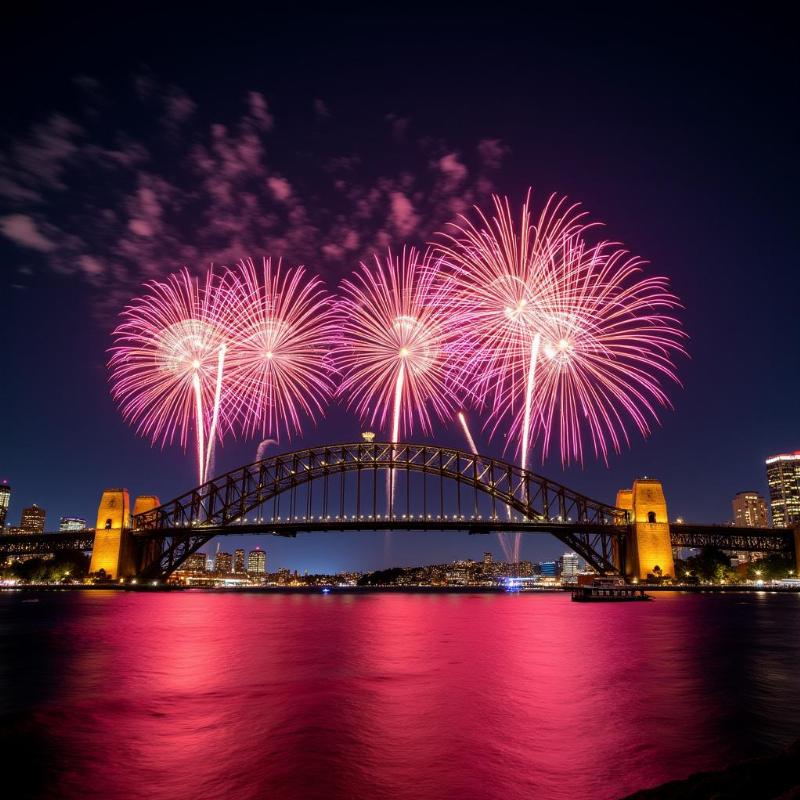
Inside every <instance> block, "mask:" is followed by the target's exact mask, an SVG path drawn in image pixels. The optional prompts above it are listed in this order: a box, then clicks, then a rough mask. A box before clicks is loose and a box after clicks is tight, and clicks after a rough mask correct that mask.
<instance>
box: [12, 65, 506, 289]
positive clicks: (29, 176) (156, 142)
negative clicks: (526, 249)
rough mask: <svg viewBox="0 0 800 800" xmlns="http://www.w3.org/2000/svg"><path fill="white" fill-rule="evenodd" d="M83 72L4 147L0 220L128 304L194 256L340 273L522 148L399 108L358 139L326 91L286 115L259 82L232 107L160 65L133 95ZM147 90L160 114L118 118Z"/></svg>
mask: <svg viewBox="0 0 800 800" xmlns="http://www.w3.org/2000/svg"><path fill="white" fill-rule="evenodd" d="M76 86H78V87H79V88H80V90H81V91H82V92H83V93H84V97H85V102H86V108H85V112H84V113H82V114H78V115H75V116H74V117H68V116H66V115H64V114H61V113H57V112H54V113H52V114H50V115H48V116H46V117H45V118H43V119H42V120H39V121H37V122H35V123H34V124H32V125H31V126H30V128H29V130H28V131H27V132H26V133H25V134H24V135H22V136H19V137H18V138H17V139H16V140H13V141H10V142H8V143H7V144H6V146H5V147H4V148H3V149H2V150H1V151H0V235H2V236H3V237H5V239H7V240H8V241H9V242H11V243H13V245H15V246H17V247H18V248H20V250H21V251H24V252H25V253H26V259H30V258H33V259H34V260H35V259H39V260H40V261H41V262H42V264H43V265H47V266H49V267H50V268H52V269H54V270H57V271H59V272H62V273H70V274H75V275H78V276H80V277H82V278H84V279H85V280H86V281H87V282H89V283H90V284H92V285H95V286H98V287H101V288H103V290H104V291H106V292H108V293H109V296H110V297H112V298H113V299H114V301H118V302H120V303H121V302H124V300H125V299H127V297H128V296H129V295H130V294H131V293H132V292H133V291H135V287H136V286H137V285H138V284H140V283H141V282H142V281H144V280H147V279H149V278H152V277H156V276H161V275H164V274H166V273H168V272H170V271H172V270H174V269H176V268H177V267H179V266H181V265H183V264H187V265H189V266H190V267H192V268H196V269H199V268H202V267H203V266H204V265H206V264H207V263H209V262H218V263H230V262H232V261H235V260H238V259H239V258H241V257H243V256H247V255H255V256H258V255H273V256H280V257H283V258H285V259H288V260H290V261H292V262H294V263H306V264H309V265H310V266H313V267H315V268H317V269H319V270H320V271H321V272H323V273H324V274H327V275H328V276H329V277H330V278H332V279H336V278H338V277H339V276H340V275H341V274H343V273H344V272H346V271H348V270H349V269H351V268H353V267H354V266H355V265H356V263H357V262H358V261H359V260H361V259H365V258H368V257H369V256H370V254H371V251H372V250H373V249H381V248H383V247H385V246H386V245H387V244H392V245H393V246H401V245H402V244H404V243H406V242H408V243H411V244H418V245H420V244H424V243H425V242H426V241H427V240H428V239H429V238H430V237H431V236H432V235H433V233H434V232H435V231H436V230H438V229H440V228H441V227H442V226H443V225H444V224H445V223H446V222H448V221H449V220H451V219H452V218H453V217H454V216H455V215H456V214H458V213H460V212H461V211H463V210H465V209H466V208H468V207H469V205H470V204H472V203H474V202H477V201H479V200H481V199H482V196H483V195H485V194H486V193H487V192H489V191H491V190H492V188H493V176H494V174H495V173H496V171H497V170H498V169H499V168H500V166H501V164H502V160H503V157H504V156H505V154H506V148H505V147H504V146H503V144H502V143H501V142H500V141H498V140H496V139H485V140H483V141H481V142H477V143H474V144H472V145H471V146H468V147H466V148H465V147H464V146H463V143H460V144H461V145H462V147H461V149H460V150H455V149H454V148H453V146H452V145H449V146H448V144H447V143H446V142H442V141H437V140H434V139H432V138H430V137H424V136H412V135H411V132H412V130H413V128H412V126H411V122H410V120H409V119H408V118H406V117H402V116H400V115H397V114H390V115H387V117H386V118H385V120H380V119H378V120H375V121H374V124H373V125H371V126H368V125H366V124H365V126H364V127H365V129H366V132H365V134H364V136H363V139H362V140H359V141H350V140H347V141H348V147H347V149H346V150H342V148H341V147H339V148H337V147H336V146H335V145H333V144H331V143H332V142H334V141H340V140H341V138H342V137H337V136H333V135H331V136H326V137H325V138H324V139H322V140H320V139H319V137H318V136H317V138H314V134H313V131H314V130H316V131H319V126H318V125H313V124H310V123H313V122H314V120H315V119H316V120H319V119H321V118H324V119H325V120H326V130H329V131H333V130H334V129H335V126H336V124H337V122H336V118H335V117H332V116H331V115H330V112H329V110H328V106H327V105H326V104H325V103H323V102H322V101H320V100H319V99H316V100H315V99H313V98H309V103H308V106H307V108H308V112H307V113H308V120H298V119H296V118H295V117H287V119H286V120H285V122H284V121H282V120H281V118H280V116H279V115H276V113H275V112H274V111H273V108H272V107H271V106H270V104H268V102H267V99H266V97H265V96H264V95H263V94H261V93H260V92H256V91H250V92H246V93H243V94H242V96H241V100H240V111H239V113H238V114H236V115H233V116H232V117H231V118H227V119H223V118H221V117H220V115H219V114H218V113H217V112H216V111H215V109H208V108H204V107H203V105H202V104H200V103H198V102H197V101H196V100H195V99H194V98H192V97H190V96H189V94H188V93H187V92H185V91H184V90H183V89H181V88H180V87H177V86H174V85H161V84H159V82H158V81H157V80H156V79H155V78H154V77H153V76H152V75H151V74H143V75H140V76H137V78H136V79H135V80H134V85H133V92H132V93H131V95H130V97H129V98H127V99H126V100H125V101H124V102H125V103H126V104H127V105H125V106H124V108H123V106H122V103H123V100H120V99H116V98H115V95H114V92H113V91H110V90H109V89H108V87H104V86H103V85H102V84H101V83H100V82H99V81H97V80H95V79H94V78H92V77H88V76H81V77H80V78H79V79H78V80H77V81H76ZM115 103H118V104H120V106H119V108H117V107H115V105H114V104H115ZM131 104H134V105H135V108H134V111H135V113H136V115H137V121H138V122H139V123H141V121H142V120H145V122H146V123H152V124H137V125H131V126H129V127H130V128H131V130H119V129H115V130H113V131H112V132H109V126H108V125H107V124H104V120H106V121H107V119H108V118H114V113H115V112H116V111H119V112H120V118H125V114H127V115H128V117H130V114H131ZM226 107H227V106H226ZM100 109H102V113H100ZM387 123H388V124H387ZM122 127H124V126H122ZM134 129H135V130H136V131H137V133H133V132H132V131H133V130H134ZM307 130H308V131H311V132H310V133H308V137H309V138H308V139H304V138H303V136H304V134H305V132H306V131H307ZM143 131H144V132H143ZM467 144H468V143H467ZM390 165H391V166H390Z"/></svg>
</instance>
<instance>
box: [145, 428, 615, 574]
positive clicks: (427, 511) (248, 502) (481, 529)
mask: <svg viewBox="0 0 800 800" xmlns="http://www.w3.org/2000/svg"><path fill="white" fill-rule="evenodd" d="M343 530H359V531H363V530H374V531H377V530H409V531H417V530H419V531H425V530H428V531H429V530H459V531H467V532H469V533H490V532H492V531H497V532H522V533H549V534H552V535H554V536H556V537H557V538H559V539H560V540H561V541H562V542H564V544H566V545H567V546H568V547H570V548H572V549H573V550H575V551H576V552H577V553H578V554H580V555H581V556H582V557H583V558H585V559H586V561H587V562H588V563H589V564H590V565H591V566H592V567H593V568H594V569H596V570H597V571H599V572H602V573H607V572H617V571H618V570H617V566H616V564H617V563H621V562H618V561H617V559H616V557H615V554H617V553H620V552H621V551H623V549H624V546H625V537H626V534H627V514H626V512H625V511H623V510H621V509H618V508H616V507H614V506H610V505H607V504H605V503H600V502H598V501H596V500H591V499H590V498H588V497H586V496H584V495H582V494H580V493H578V492H574V491H572V490H571V489H568V488H567V487H565V486H562V485H561V484H558V483H555V482H554V481H550V480H548V479H547V478H544V477H542V476H540V475H536V474H535V473H532V472H530V471H527V470H521V469H520V468H519V467H516V466H514V465H513V464H509V463H507V462H505V461H501V460H498V459H494V458H488V457H486V456H481V455H473V454H472V453H467V452H464V451H461V450H455V449H452V448H446V447H437V446H432V445H415V444H399V443H398V444H392V443H380V442H371V443H367V442H359V443H355V444H345V445H335V446H322V447H312V448H306V449H304V450H298V451H296V452H294V453H288V454H284V455H277V456H272V457H270V458H267V459H264V460H263V461H258V462H256V463H254V464H249V465H247V466H245V467H240V468H239V469H236V470H233V471H231V472H228V473H226V474H225V475H221V476H219V477H217V478H214V479H213V480H211V481H208V482H207V483H205V484H203V485H202V486H199V487H197V488H196V489H193V490H191V491H190V492H186V493H185V494H183V495H181V496H180V497H177V498H175V499H174V500H171V501H170V502H168V503H165V504H164V505H162V506H160V507H159V508H156V509H153V510H152V511H149V512H146V513H145V514H141V515H139V516H137V517H135V518H134V535H135V537H136V538H137V539H138V540H140V541H141V542H144V541H146V540H149V541H150V546H148V547H142V548H140V549H141V551H142V552H144V553H149V554H150V555H151V556H152V560H149V559H148V560H149V563H143V564H142V570H141V572H142V574H143V575H144V576H148V577H149V576H150V575H153V576H156V575H158V576H163V575H168V574H169V573H170V572H172V571H173V570H174V569H176V568H177V567H178V566H179V565H180V564H181V563H182V562H183V561H184V560H185V559H186V558H187V557H188V556H189V555H191V554H192V553H194V552H196V551H197V550H198V549H200V548H201V547H202V546H203V545H205V544H206V543H207V542H208V541H209V540H210V539H211V538H213V537H214V536H218V535H220V534H230V533H270V534H274V535H278V536H295V535H296V534H297V533H298V532H300V531H343ZM156 547H157V549H158V552H157V553H155V554H154V548H156Z"/></svg>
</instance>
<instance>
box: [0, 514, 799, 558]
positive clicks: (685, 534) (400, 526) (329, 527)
mask: <svg viewBox="0 0 800 800" xmlns="http://www.w3.org/2000/svg"><path fill="white" fill-rule="evenodd" d="M563 524H564V523H558V522H555V523H553V522H513V521H511V522H510V521H504V522H503V523H502V524H501V525H498V521H492V520H459V519H435V520H427V521H423V520H419V519H412V520H408V519H369V520H367V519H361V520H355V519H331V520H311V521H308V520H296V521H286V522H281V523H278V524H275V523H270V524H267V523H262V522H251V523H239V524H234V525H226V526H220V525H204V526H197V527H195V528H193V531H195V532H196V533H202V534H204V535H207V536H208V537H209V538H212V537H214V536H231V535H255V534H260V535H262V536H263V535H270V536H285V537H294V536H296V535H297V534H298V533H314V532H342V531H352V532H355V531H419V532H426V531H455V532H459V531H460V532H465V533H469V534H489V533H495V532H498V530H501V531H502V532H511V533H513V532H519V533H528V534H550V535H556V534H558V532H559V528H560V527H561V526H562V525H563ZM569 527H570V530H574V531H576V532H580V533H587V534H588V533H601V532H604V533H612V534H613V533H618V534H620V535H625V534H626V533H627V531H628V529H629V526H627V525H617V526H611V530H609V528H610V526H608V525H602V526H601V525H597V524H592V523H569ZM174 532H175V531H174V530H173V529H169V528H156V529H148V530H141V531H136V530H134V531H133V535H134V537H135V538H137V539H153V538H161V537H163V536H165V535H170V534H173V533H174ZM670 540H671V542H672V546H673V547H674V548H679V547H685V548H688V549H697V548H701V547H707V546H711V547H719V548H720V549H721V550H730V551H735V552H757V553H776V552H785V553H790V552H793V550H794V542H793V537H792V532H791V531H790V530H786V529H779V528H737V527H733V526H730V525H706V524H694V523H680V524H679V523H672V524H671V525H670ZM93 544H94V530H92V529H87V530H85V531H70V532H66V533H65V532H62V531H57V532H53V533H40V534H3V535H0V556H19V555H46V554H49V553H55V552H59V551H62V550H82V551H84V552H88V551H90V550H91V549H92V546H93Z"/></svg>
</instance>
